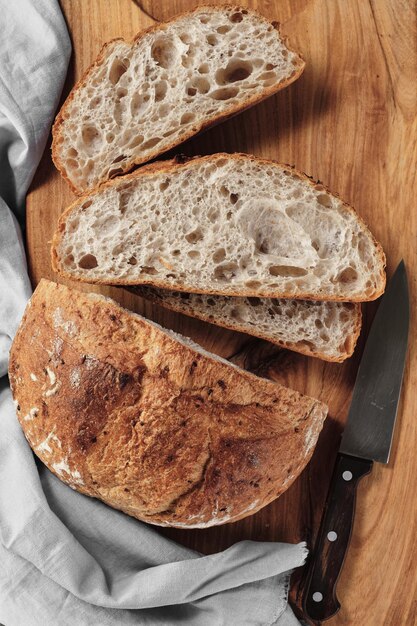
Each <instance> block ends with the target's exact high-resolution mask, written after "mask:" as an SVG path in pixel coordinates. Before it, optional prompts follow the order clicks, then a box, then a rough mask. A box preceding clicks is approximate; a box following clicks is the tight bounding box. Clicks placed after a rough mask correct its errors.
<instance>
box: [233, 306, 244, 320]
mask: <svg viewBox="0 0 417 626" xmlns="http://www.w3.org/2000/svg"><path fill="white" fill-rule="evenodd" d="M230 315H231V317H233V319H235V320H238V321H241V322H243V321H245V308H244V307H239V306H234V307H233V308H232V309H231V310H230Z"/></svg>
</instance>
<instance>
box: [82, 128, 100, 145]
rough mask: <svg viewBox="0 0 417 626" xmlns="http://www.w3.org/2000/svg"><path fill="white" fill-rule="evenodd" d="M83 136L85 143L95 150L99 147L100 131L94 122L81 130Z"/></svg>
mask: <svg viewBox="0 0 417 626" xmlns="http://www.w3.org/2000/svg"><path fill="white" fill-rule="evenodd" d="M81 136H82V140H83V142H84V144H85V145H86V146H87V147H89V148H92V149H93V150H94V149H95V148H98V146H99V145H100V140H101V135H100V131H99V130H98V129H97V127H96V126H94V125H93V124H88V125H86V126H84V127H83V129H82V131H81Z"/></svg>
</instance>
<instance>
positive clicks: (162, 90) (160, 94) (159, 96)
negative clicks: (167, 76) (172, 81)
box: [155, 80, 168, 102]
mask: <svg viewBox="0 0 417 626" xmlns="http://www.w3.org/2000/svg"><path fill="white" fill-rule="evenodd" d="M167 89H168V83H167V82H166V80H160V81H159V83H156V85H155V102H160V101H161V100H163V99H164V98H165V96H166V93H167Z"/></svg>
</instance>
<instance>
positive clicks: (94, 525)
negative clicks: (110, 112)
mask: <svg viewBox="0 0 417 626" xmlns="http://www.w3.org/2000/svg"><path fill="white" fill-rule="evenodd" d="M70 51H71V46H70V41H69V37H68V33H67V30H66V26H65V22H64V19H63V16H62V14H61V11H60V8H59V5H58V3H57V2H56V0H32V1H31V0H0V376H1V377H2V378H1V379H0V622H1V623H2V624H4V625H5V626H36V625H39V626H40V625H42V626H64V625H67V624H68V625H71V626H84V625H90V624H97V625H100V626H106V625H117V626H121V625H124V624H170V625H171V624H192V625H193V626H222V625H225V626H226V625H227V626H235V625H236V626H244V625H245V624H251V625H258V624H259V625H272V624H278V625H279V626H294V625H296V624H298V621H297V620H296V618H295V617H294V615H293V613H292V611H291V609H290V608H289V606H288V605H287V587H288V580H289V575H290V573H291V570H292V569H293V568H294V567H297V566H300V565H302V564H303V562H304V559H305V556H306V548H305V545H304V544H299V545H287V544H279V543H266V542H253V541H243V542H240V543H237V544H235V545H234V546H232V547H231V548H229V549H228V550H225V551H224V552H220V553H218V554H213V555H210V556H202V555H201V554H199V553H197V552H194V551H192V550H189V549H186V548H184V547H182V546H180V545H177V544H175V543H174V542H172V541H169V540H167V539H165V538H163V537H162V536H160V535H159V534H158V531H157V530H155V529H154V528H153V527H151V526H148V525H146V524H143V523H141V522H138V521H137V520H135V519H132V518H129V517H128V516H126V515H124V514H122V513H120V512H118V511H115V510H113V509H111V508H110V507H107V506H106V505H104V504H102V503H101V502H99V501H97V500H93V499H90V498H87V497H85V496H83V495H81V494H79V493H76V492H73V491H72V490H71V489H69V488H68V487H66V486H65V485H64V484H63V483H61V482H60V481H59V480H58V479H57V478H55V476H53V475H52V474H51V473H50V472H49V471H48V470H47V469H46V468H45V467H44V466H43V465H42V464H41V463H40V462H39V461H37V460H36V459H35V457H34V455H33V454H32V452H31V450H30V448H29V446H28V444H27V442H26V440H25V438H24V436H23V433H22V431H21V428H20V425H19V423H18V421H17V418H16V414H15V408H14V405H13V402H12V398H11V393H10V388H9V386H8V381H7V377H6V372H7V361H8V352H9V349H10V345H11V341H12V339H13V336H14V333H15V331H16V328H17V326H18V324H19V321H20V319H21V316H22V314H23V310H24V308H25V305H26V302H27V300H28V298H29V297H30V293H31V287H30V283H29V280H28V275H27V269H26V260H25V253H24V248H23V245H22V240H21V235H20V228H19V225H18V221H20V223H21V224H23V221H24V199H25V195H26V192H27V189H28V186H29V184H30V182H31V180H32V177H33V174H34V171H35V169H36V167H37V165H38V162H39V160H40V157H41V154H42V152H43V149H44V147H45V144H46V140H47V137H48V133H49V129H50V125H51V122H52V118H53V115H54V112H55V109H56V107H57V105H58V100H59V96H60V92H61V89H62V85H63V82H64V78H65V73H66V69H67V64H68V60H69V56H70ZM194 532H198V531H194Z"/></svg>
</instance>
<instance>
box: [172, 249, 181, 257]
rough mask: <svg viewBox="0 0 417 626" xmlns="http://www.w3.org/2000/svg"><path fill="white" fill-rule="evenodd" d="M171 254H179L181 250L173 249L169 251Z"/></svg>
mask: <svg viewBox="0 0 417 626" xmlns="http://www.w3.org/2000/svg"><path fill="white" fill-rule="evenodd" d="M171 254H172V256H180V255H181V250H173V251H172V252H171Z"/></svg>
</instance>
